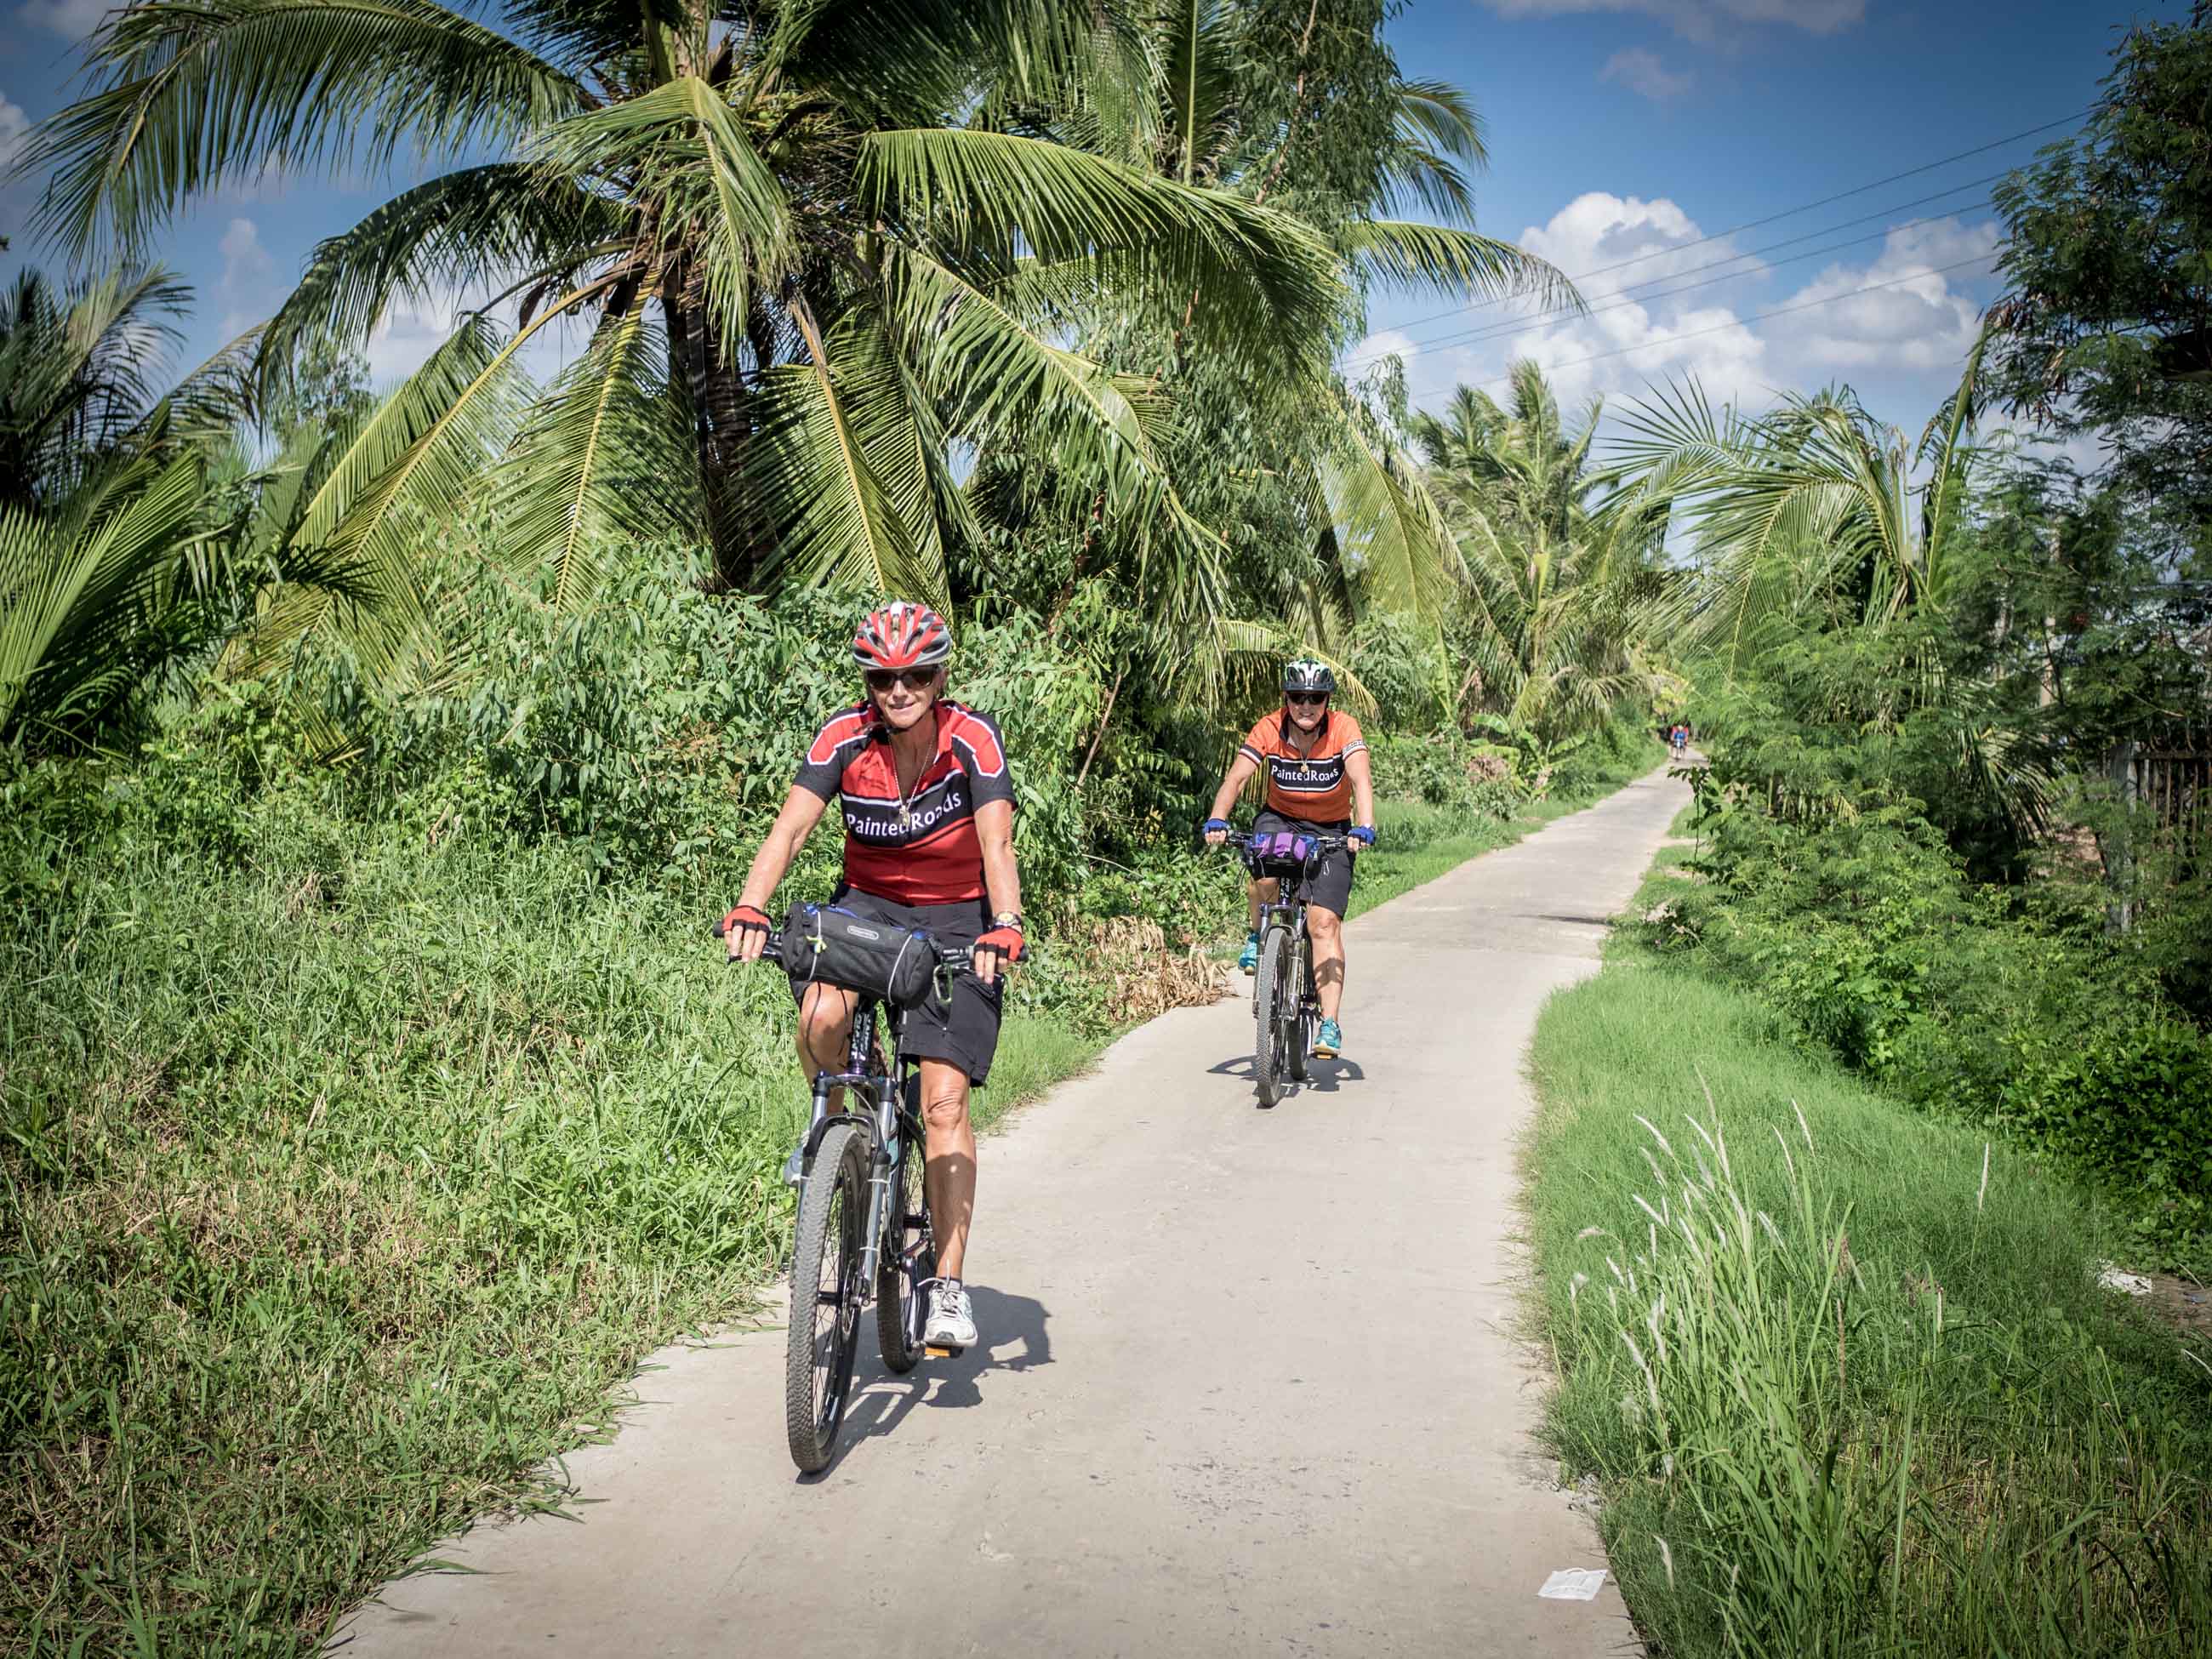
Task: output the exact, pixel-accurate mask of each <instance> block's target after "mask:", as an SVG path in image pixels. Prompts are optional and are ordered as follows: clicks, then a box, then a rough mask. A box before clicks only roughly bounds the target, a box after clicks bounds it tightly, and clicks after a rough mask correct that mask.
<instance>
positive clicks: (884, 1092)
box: [714, 923, 974, 1474]
mask: <svg viewBox="0 0 2212 1659" xmlns="http://www.w3.org/2000/svg"><path fill="white" fill-rule="evenodd" d="M714 936H715V937H716V938H717V939H719V938H720V937H721V936H722V927H721V925H720V923H717V924H716V925H715V927H714ZM782 943H783V936H782V934H781V932H780V931H772V932H770V933H769V937H768V943H767V945H766V948H765V949H764V950H763V951H762V953H761V957H760V960H761V961H762V962H763V963H769V964H770V965H772V966H775V965H779V964H777V963H776V955H777V952H778V951H780V950H781V948H782ZM937 957H938V963H939V969H940V970H942V969H962V968H965V967H967V966H968V965H969V963H970V962H971V961H972V960H973V958H974V952H973V951H971V950H970V949H969V947H967V946H965V945H939V946H938V948H937ZM855 995H856V998H857V1000H856V1003H855V1006H854V1010H853V1036H852V1040H851V1042H850V1043H849V1044H848V1048H847V1054H846V1063H845V1069H844V1070H843V1071H842V1072H817V1073H815V1075H814V1079H813V1081H812V1084H811V1088H812V1091H813V1109H812V1111H811V1113H810V1115H809V1116H808V1119H807V1125H806V1132H805V1134H803V1135H802V1136H801V1137H800V1138H799V1144H798V1146H795V1147H794V1148H793V1151H792V1153H791V1156H790V1158H788V1159H787V1160H786V1162H785V1164H784V1166H783V1180H784V1184H785V1185H786V1186H787V1187H792V1188H797V1189H798V1191H799V1225H798V1229H797V1231H796V1232H795V1234H794V1236H793V1243H792V1250H791V1314H790V1318H789V1321H788V1325H787V1331H786V1334H785V1340H784V1358H783V1419H784V1431H785V1434H786V1437H787V1439H788V1440H789V1442H790V1445H791V1461H792V1462H793V1463H795V1464H797V1465H798V1466H799V1469H800V1471H801V1472H802V1473H804V1474H816V1473H817V1472H818V1471H820V1470H822V1469H824V1468H828V1467H829V1460H830V1458H831V1456H832V1455H834V1454H835V1452H836V1446H837V1430H838V1427H839V1425H841V1424H842V1422H843V1420H844V1416H845V1407H846V1405H847V1403H848V1399H849V1397H850V1395H851V1392H852V1386H853V1361H854V1355H855V1353H856V1352H858V1350H859V1347H860V1314H861V1310H863V1308H865V1307H866V1304H867V1303H868V1301H869V1299H870V1296H871V1291H872V1295H873V1298H874V1301H875V1304H876V1342H877V1346H879V1347H880V1348H882V1350H883V1354H884V1364H886V1365H888V1366H889V1367H890V1369H891V1370H894V1371H896V1372H898V1373H900V1374H901V1375H904V1374H905V1373H906V1372H908V1371H910V1370H913V1369H914V1368H915V1364H916V1363H917V1362H919V1361H920V1360H921V1358H922V1356H923V1354H924V1353H925V1352H927V1354H928V1355H929V1356H930V1357H932V1358H949V1357H950V1356H951V1355H952V1354H954V1353H957V1352H959V1351H958V1350H957V1349H953V1348H925V1347H924V1345H923V1343H922V1340H921V1337H922V1327H923V1324H924V1322H926V1321H927V1318H928V1316H929V1310H928V1306H927V1303H928V1297H927V1292H926V1291H925V1290H924V1289H923V1287H924V1286H925V1285H927V1283H928V1282H929V1280H931V1279H934V1278H935V1277H936V1276H937V1237H936V1233H935V1231H934V1230H933V1227H932V1225H931V1223H930V1216H929V1192H928V1188H927V1183H926V1182H924V1180H923V1176H922V1148H923V1146H925V1145H926V1144H927V1143H926V1141H925V1139H924V1138H923V1132H922V1121H921V1062H920V1061H919V1060H914V1059H912V1058H910V1057H908V1055H906V1054H902V1053H901V1052H900V1049H899V1036H900V1032H901V1029H902V1025H903V1024H904V1021H905V1011H904V1010H903V1009H902V1008H897V1007H889V1008H882V1009H880V1010H879V1006H878V1004H877V1003H876V1002H874V1001H873V1000H870V999H868V998H866V997H860V996H859V995H858V994H857V993H856V994H855ZM886 1035H888V1036H889V1038H890V1049H889V1053H888V1057H886V1052H885V1050H884V1045H883V1042H882V1041H881V1039H882V1038H883V1037H884V1036H886ZM841 1089H842V1090H843V1091H845V1099H844V1106H843V1109H842V1110H840V1111H836V1112H833V1111H831V1110H830V1109H829V1097H830V1096H831V1095H832V1094H833V1093H835V1092H836V1091H838V1090H841Z"/></svg>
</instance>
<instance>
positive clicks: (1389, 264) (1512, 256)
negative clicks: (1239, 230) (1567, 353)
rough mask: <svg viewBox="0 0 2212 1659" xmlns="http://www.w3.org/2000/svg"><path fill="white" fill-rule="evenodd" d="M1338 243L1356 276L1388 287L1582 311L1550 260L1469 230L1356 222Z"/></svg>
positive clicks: (1577, 297) (1386, 221)
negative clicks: (1521, 300)
mask: <svg viewBox="0 0 2212 1659" xmlns="http://www.w3.org/2000/svg"><path fill="white" fill-rule="evenodd" d="M1337 240H1338V245H1339V246H1340V247H1341V248H1342V250H1343V252H1344V255H1345V258H1346V259H1347V260H1349V261H1350V262H1351V264H1352V268H1353V269H1354V270H1357V271H1358V273H1359V274H1360V275H1361V276H1363V277H1364V278H1365V279H1367V280H1368V281H1369V282H1370V283H1380V284H1382V285H1383V286H1385V287H1387V288H1393V289H1414V290H1419V291H1423V292H1428V293H1437V294H1448V295H1466V296H1468V297H1469V298H1473V299H1504V298H1507V297H1521V296H1529V297H1533V298H1534V299H1536V300H1537V301H1540V302H1541V304H1542V305H1544V306H1545V307H1547V308H1571V309H1572V310H1576V311H1580V310H1582V309H1583V297H1582V295H1580V294H1579V293H1578V292H1577V291H1576V289H1575V285H1574V284H1573V283H1571V282H1570V281H1568V280H1567V277H1566V276H1565V274H1564V273H1563V272H1562V271H1560V270H1559V268H1558V267H1557V266H1556V265H1554V264H1552V263H1551V262H1550V261H1549V260H1546V259H1540V258H1537V257H1536V256H1535V255H1534V254H1533V253H1524V252H1522V251H1521V250H1520V249H1519V248H1517V247H1516V246H1513V244H1512V243H1510V242H1501V241H1498V240H1494V239H1492V238H1491V237H1488V236H1480V235H1477V234H1475V233H1474V231H1471V230H1455V229H1451V228H1448V227H1446V226H1443V225H1429V224H1419V223H1415V222H1408V221H1405V220H1398V219H1361V220H1354V221H1353V222H1351V223H1350V224H1348V225H1346V227H1345V228H1344V229H1343V230H1342V231H1341V232H1340V234H1339V235H1338V239H1337Z"/></svg>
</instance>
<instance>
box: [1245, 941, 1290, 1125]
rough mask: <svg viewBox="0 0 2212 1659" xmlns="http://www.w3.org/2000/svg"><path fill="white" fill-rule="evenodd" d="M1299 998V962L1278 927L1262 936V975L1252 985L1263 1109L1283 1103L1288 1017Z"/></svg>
mask: <svg viewBox="0 0 2212 1659" xmlns="http://www.w3.org/2000/svg"><path fill="white" fill-rule="evenodd" d="M1297 994H1298V983H1297V957H1296V955H1295V953H1294V952H1293V951H1291V930H1290V929H1289V928H1287V927H1282V926H1280V925H1279V924H1278V925H1277V926H1275V927H1270V928H1268V929H1267V932H1266V933H1264V934H1262V935H1261V939H1260V971H1259V974H1258V975H1257V976H1256V977H1255V980H1254V981H1253V985H1252V1025H1253V1030H1252V1077H1253V1080H1254V1081H1255V1083H1256V1084H1257V1085H1259V1089H1260V1103H1261V1105H1262V1106H1272V1105H1273V1104H1274V1103H1276V1102H1277V1101H1279V1100H1280V1099H1281V1098H1282V1097H1283V1088H1284V1085H1285V1083H1286V1082H1287V1081H1288V1079H1289V1073H1290V1043H1289V1042H1288V1040H1287V1036H1286V1027H1287V1026H1288V1025H1289V1024H1290V1021H1288V1020H1287V1019H1285V1014H1286V1013H1287V1012H1289V1011H1290V1007H1291V1005H1292V1004H1295V1002H1296V1001H1297Z"/></svg>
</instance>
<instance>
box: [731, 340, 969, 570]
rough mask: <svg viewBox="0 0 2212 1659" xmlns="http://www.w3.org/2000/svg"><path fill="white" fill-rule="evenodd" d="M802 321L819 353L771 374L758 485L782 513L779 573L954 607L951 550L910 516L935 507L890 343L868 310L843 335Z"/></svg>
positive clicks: (765, 390)
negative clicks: (934, 553)
mask: <svg viewBox="0 0 2212 1659" xmlns="http://www.w3.org/2000/svg"><path fill="white" fill-rule="evenodd" d="M802 327H803V328H804V329H805V331H806V333H807V335H808V338H809V344H810V346H811V360H810V361H809V362H805V363H792V364H784V365H781V366H780V367H778V368H773V369H771V370H769V372H768V374H765V375H763V377H762V381H761V396H762V402H763V407H764V410H765V411H766V418H765V420H764V422H763V429H762V431H761V433H760V434H759V435H758V439H757V455H756V459H755V460H754V463H753V473H754V477H753V483H754V489H755V493H756V495H757V498H758V499H759V500H760V501H762V502H763V507H764V508H765V509H766V510H768V511H769V512H770V513H773V514H774V515H775V517H774V520H773V531H774V533H775V538H776V541H777V543H778V545H779V547H780V554H779V557H778V560H777V563H776V566H775V571H776V573H777V574H781V576H782V577H784V578H785V579H787V580H789V579H793V578H795V579H797V580H802V581H808V582H822V581H832V580H835V581H842V582H846V583H849V584H852V585H854V586H863V587H866V588H868V589H870V590H871V591H872V592H879V593H888V594H894V595H897V596H899V597H902V598H906V599H922V600H926V601H927V602H929V603H932V604H934V605H940V606H941V605H945V604H946V603H947V602H948V601H947V599H946V597H945V569H944V565H943V562H942V557H941V554H940V555H939V557H938V558H937V560H936V562H934V563H932V562H929V560H928V559H927V558H926V556H925V555H924V551H923V549H924V546H925V544H930V538H927V537H925V536H924V535H923V534H921V533H919V530H918V526H917V525H916V523H915V520H913V519H911V518H909V517H908V513H919V512H920V511H921V510H922V509H924V508H925V507H927V506H928V505H929V499H928V495H927V486H928V480H927V477H926V476H924V475H923V474H922V472H921V468H920V467H919V465H917V455H918V450H919V445H918V441H917V440H916V439H915V435H914V432H913V423H914V413H913V410H912V409H911V407H910V406H909V405H908V403H907V400H906V396H905V391H906V388H905V386H903V385H902V383H901V381H900V379H899V376H898V374H896V369H895V367H894V363H893V357H892V353H891V351H890V347H889V343H888V342H886V341H885V340H884V337H883V333H882V331H881V329H880V328H879V327H878V326H875V325H873V324H872V323H871V322H869V321H866V320H864V319H857V318H856V319H852V320H851V321H850V322H849V323H848V325H843V326H841V328H840V329H839V331H838V332H837V334H836V336H835V337H834V338H833V339H831V340H824V339H823V337H822V336H821V333H820V331H819V330H818V328H817V327H816V326H815V325H814V322H813V319H811V316H808V317H805V319H803V321H802ZM900 497H903V500H901V499H899V498H900ZM902 507H903V508H904V509H905V510H904V511H902Z"/></svg>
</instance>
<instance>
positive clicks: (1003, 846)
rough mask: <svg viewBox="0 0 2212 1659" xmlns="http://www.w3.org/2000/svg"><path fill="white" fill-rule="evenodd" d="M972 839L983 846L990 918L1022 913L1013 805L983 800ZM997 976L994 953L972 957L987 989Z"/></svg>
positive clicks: (1007, 802)
mask: <svg viewBox="0 0 2212 1659" xmlns="http://www.w3.org/2000/svg"><path fill="white" fill-rule="evenodd" d="M975 839H976V840H977V841H979V842H982V844H983V890H984V891H985V892H987V893H988V894H989V895H990V896H991V914H992V915H994V916H1002V915H1006V914H1007V913H1008V912H1010V911H1011V912H1012V914H1013V915H1021V913H1022V872H1020V871H1019V870H1018V869H1017V868H1015V866H1014V804H1013V803H1012V801H1008V800H987V801H985V802H984V803H983V804H982V805H981V806H978V807H977V808H976V809H975ZM998 975H999V958H998V955H997V953H996V952H995V951H977V952H976V953H975V976H976V978H978V979H980V980H981V981H983V983H984V984H986V985H988V984H989V983H990V982H991V981H993V980H994V979H996V978H997V977H998Z"/></svg>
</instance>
